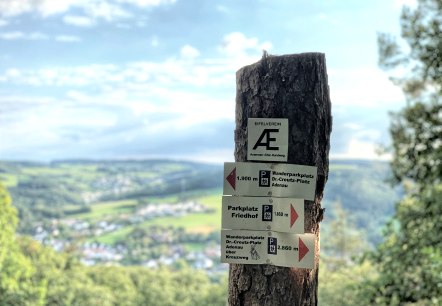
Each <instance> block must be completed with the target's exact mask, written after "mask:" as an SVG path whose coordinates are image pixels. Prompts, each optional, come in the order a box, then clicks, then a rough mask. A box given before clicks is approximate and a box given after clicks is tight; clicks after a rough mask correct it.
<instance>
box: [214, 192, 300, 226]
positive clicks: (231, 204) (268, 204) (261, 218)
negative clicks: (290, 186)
mask: <svg viewBox="0 0 442 306" xmlns="http://www.w3.org/2000/svg"><path fill="white" fill-rule="evenodd" d="M221 226H222V228H225V229H251V230H273V231H277V232H285V233H298V234H302V233H304V200H303V199H291V198H268V197H235V196H223V202H222V225H221Z"/></svg>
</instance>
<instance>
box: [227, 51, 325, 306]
mask: <svg viewBox="0 0 442 306" xmlns="http://www.w3.org/2000/svg"><path fill="white" fill-rule="evenodd" d="M331 124H332V118H331V103H330V98H329V91H328V84H327V73H326V67H325V56H324V54H321V53H304V54H294V55H285V56H268V55H267V53H264V56H263V58H262V59H261V60H260V61H259V62H257V63H255V64H253V65H250V66H246V67H244V68H242V69H241V70H239V71H238V72H237V93H236V130H235V163H226V164H225V168H224V196H223V220H222V227H223V230H222V233H221V261H222V262H227V263H230V271H229V299H228V302H229V305H232V306H240V305H241V306H242V305H244V306H245V305H272V306H273V305H316V304H317V302H318V299H317V289H318V263H319V222H320V221H321V220H322V215H323V209H322V208H321V200H322V197H323V191H324V187H325V183H326V181H327V178H328V152H329V148H330V133H331ZM300 218H302V220H300Z"/></svg>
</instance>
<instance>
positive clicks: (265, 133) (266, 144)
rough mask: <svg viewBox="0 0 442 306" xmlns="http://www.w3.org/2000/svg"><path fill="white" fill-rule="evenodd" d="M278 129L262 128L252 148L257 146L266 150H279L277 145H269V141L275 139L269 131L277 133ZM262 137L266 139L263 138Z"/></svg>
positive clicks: (254, 148)
mask: <svg viewBox="0 0 442 306" xmlns="http://www.w3.org/2000/svg"><path fill="white" fill-rule="evenodd" d="M278 132H279V129H264V131H262V134H261V136H259V138H258V141H257V142H256V143H255V145H254V146H253V150H256V148H257V147H266V150H279V147H271V146H270V142H271V141H275V140H276V138H273V137H270V133H278ZM264 138H265V139H266V140H264Z"/></svg>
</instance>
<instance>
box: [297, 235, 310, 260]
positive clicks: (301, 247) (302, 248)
mask: <svg viewBox="0 0 442 306" xmlns="http://www.w3.org/2000/svg"><path fill="white" fill-rule="evenodd" d="M298 247H299V251H298V252H299V259H298V261H301V260H302V259H303V258H304V256H305V254H307V253H308V252H309V251H310V250H309V249H308V247H307V246H306V245H305V244H304V242H303V241H302V240H301V237H299V245H298Z"/></svg>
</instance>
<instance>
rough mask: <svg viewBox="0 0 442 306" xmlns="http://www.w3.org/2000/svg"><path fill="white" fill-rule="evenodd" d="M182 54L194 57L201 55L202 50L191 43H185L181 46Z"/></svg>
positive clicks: (188, 57)
mask: <svg viewBox="0 0 442 306" xmlns="http://www.w3.org/2000/svg"><path fill="white" fill-rule="evenodd" d="M180 55H181V57H182V58H185V59H194V58H197V57H198V56H199V55H200V52H199V51H198V49H196V48H194V47H192V46H191V45H185V46H183V47H182V48H181V50H180Z"/></svg>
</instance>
